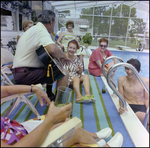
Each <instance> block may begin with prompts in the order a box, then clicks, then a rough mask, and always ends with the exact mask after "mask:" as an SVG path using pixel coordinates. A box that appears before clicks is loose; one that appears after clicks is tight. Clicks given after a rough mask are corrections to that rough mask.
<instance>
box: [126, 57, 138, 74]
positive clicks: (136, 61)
mask: <svg viewBox="0 0 150 148" xmlns="http://www.w3.org/2000/svg"><path fill="white" fill-rule="evenodd" d="M127 63H129V64H131V65H132V66H134V67H135V68H136V70H137V71H138V72H140V71H141V63H140V61H139V60H137V59H130V60H128V61H127Z"/></svg>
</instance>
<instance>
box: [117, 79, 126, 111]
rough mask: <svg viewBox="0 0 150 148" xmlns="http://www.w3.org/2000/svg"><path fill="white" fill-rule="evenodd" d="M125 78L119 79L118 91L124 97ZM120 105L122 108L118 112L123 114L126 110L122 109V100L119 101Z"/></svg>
mask: <svg viewBox="0 0 150 148" xmlns="http://www.w3.org/2000/svg"><path fill="white" fill-rule="evenodd" d="M123 80H124V79H123V77H120V78H118V91H119V93H120V94H121V95H122V96H123V97H124V95H123V94H124V91H123V85H122V84H123ZM119 104H120V108H119V110H118V112H119V114H122V113H123V112H124V111H125V109H124V108H123V107H122V102H121V100H120V99H119Z"/></svg>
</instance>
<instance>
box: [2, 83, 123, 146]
mask: <svg viewBox="0 0 150 148" xmlns="http://www.w3.org/2000/svg"><path fill="white" fill-rule="evenodd" d="M30 91H32V92H35V93H36V95H37V98H38V99H39V101H40V104H41V106H43V104H45V103H46V102H47V105H49V104H50V106H49V109H48V112H47V115H46V118H45V120H43V122H41V121H39V120H38V121H37V124H38V126H37V127H36V128H35V129H33V130H31V131H30V132H28V131H27V130H26V127H24V126H22V125H21V124H19V123H18V122H17V121H14V120H13V121H10V120H9V119H8V118H7V117H5V118H3V117H1V147H8V146H10V147H39V146H41V144H42V143H43V141H44V140H45V138H46V136H47V135H48V133H49V131H51V130H52V129H54V128H56V127H58V126H59V125H60V124H63V123H64V122H65V121H67V116H68V115H70V114H71V112H72V104H71V103H69V104H68V105H66V106H63V107H56V106H55V105H54V102H50V100H49V98H48V96H47V93H46V92H44V91H43V90H42V89H41V88H39V87H37V86H29V85H13V86H2V87H1V99H3V98H4V97H7V96H10V95H14V94H18V93H26V92H30ZM42 98H43V100H42ZM38 122H40V124H39V123H38ZM28 126H31V124H29V125H28ZM111 132H112V130H111V129H110V128H105V129H102V130H101V131H99V132H96V133H90V132H88V131H86V130H84V129H83V128H81V127H78V128H75V133H74V134H73V136H72V137H70V138H69V139H67V140H66V141H64V142H63V143H62V146H63V147H70V146H71V145H73V144H75V143H85V144H97V145H98V146H108V147H109V146H110V147H111V146H113V147H121V146H122V143H123V136H122V134H121V133H119V132H117V133H116V134H115V135H114V137H113V138H111V139H110V141H108V142H107V144H106V142H105V140H104V139H106V138H108V137H109V136H110V134H111ZM33 137H34V138H33ZM61 140H63V139H61Z"/></svg>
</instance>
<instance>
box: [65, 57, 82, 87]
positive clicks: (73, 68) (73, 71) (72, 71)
mask: <svg viewBox="0 0 150 148" xmlns="http://www.w3.org/2000/svg"><path fill="white" fill-rule="evenodd" d="M79 65H80V66H81V67H82V68H83V64H82V63H81V61H80V60H79V58H78V57H77V56H76V55H75V56H74V59H73V61H72V63H70V65H66V64H65V65H63V66H64V68H65V69H67V70H68V72H69V79H68V81H67V86H69V85H70V83H71V81H72V79H73V77H81V75H83V74H79V73H78V71H79V68H78V66H79Z"/></svg>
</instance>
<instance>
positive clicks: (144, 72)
mask: <svg viewBox="0 0 150 148" xmlns="http://www.w3.org/2000/svg"><path fill="white" fill-rule="evenodd" d="M110 51H111V52H112V54H113V55H114V56H118V57H120V58H121V59H122V60H123V61H124V62H127V61H128V60H129V59H131V58H133V59H138V60H139V61H140V63H141V71H140V72H139V74H140V76H143V77H146V78H148V79H149V53H144V52H128V51H112V50H110ZM110 61H111V60H110ZM108 62H109V61H108ZM121 76H126V72H125V69H124V67H118V69H117V71H116V73H115V76H114V82H115V84H116V85H117V79H118V78H119V77H121Z"/></svg>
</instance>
